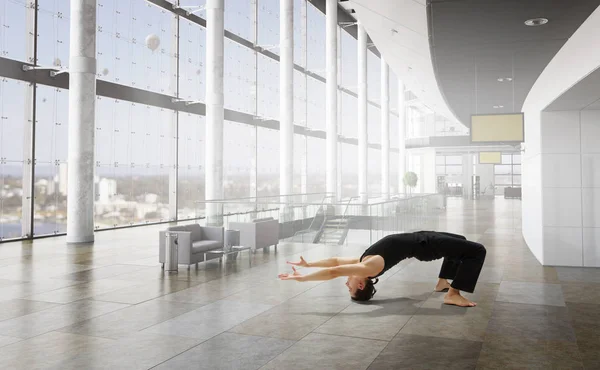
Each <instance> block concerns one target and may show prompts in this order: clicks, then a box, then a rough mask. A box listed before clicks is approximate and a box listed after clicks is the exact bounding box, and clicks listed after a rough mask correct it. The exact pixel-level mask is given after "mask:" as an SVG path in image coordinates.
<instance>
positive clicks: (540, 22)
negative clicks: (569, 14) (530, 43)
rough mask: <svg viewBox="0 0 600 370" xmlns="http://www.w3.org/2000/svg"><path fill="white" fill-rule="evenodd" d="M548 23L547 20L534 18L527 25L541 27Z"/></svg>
mask: <svg viewBox="0 0 600 370" xmlns="http://www.w3.org/2000/svg"><path fill="white" fill-rule="evenodd" d="M546 23H548V19H546V18H532V19H528V20H526V21H525V25H527V26H530V27H535V26H541V25H544V24H546Z"/></svg>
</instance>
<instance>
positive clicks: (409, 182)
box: [402, 171, 419, 194]
mask: <svg viewBox="0 0 600 370" xmlns="http://www.w3.org/2000/svg"><path fill="white" fill-rule="evenodd" d="M418 181H419V177H418V176H417V174H416V173H414V172H412V171H408V172H407V173H405V174H404V178H403V179H402V182H404V186H408V189H409V194H412V189H413V188H415V187H417V182H418Z"/></svg>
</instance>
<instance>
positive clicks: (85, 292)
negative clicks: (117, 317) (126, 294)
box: [25, 279, 135, 303]
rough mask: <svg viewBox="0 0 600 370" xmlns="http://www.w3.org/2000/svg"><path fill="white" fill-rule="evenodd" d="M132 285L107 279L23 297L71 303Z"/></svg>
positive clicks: (127, 282) (129, 282) (128, 282)
mask: <svg viewBox="0 0 600 370" xmlns="http://www.w3.org/2000/svg"><path fill="white" fill-rule="evenodd" d="M134 285H135V283H134V282H132V281H122V280H108V279H104V280H94V281H91V282H88V283H81V284H77V285H72V286H68V287H65V288H61V289H56V290H52V291H49V292H45V293H39V294H33V295H30V296H27V297H25V299H30V300H34V301H44V302H53V303H71V302H75V301H79V300H81V299H87V298H94V297H96V296H99V295H101V294H105V293H107V292H111V291H115V290H119V289H122V288H125V287H131V286H134Z"/></svg>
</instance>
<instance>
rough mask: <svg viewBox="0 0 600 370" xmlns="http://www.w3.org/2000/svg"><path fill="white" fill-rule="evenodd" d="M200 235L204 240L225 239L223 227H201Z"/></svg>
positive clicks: (221, 240)
mask: <svg viewBox="0 0 600 370" xmlns="http://www.w3.org/2000/svg"><path fill="white" fill-rule="evenodd" d="M202 236H203V239H204V240H214V241H219V242H221V243H223V242H224V241H225V229H224V228H222V227H215V226H204V227H202Z"/></svg>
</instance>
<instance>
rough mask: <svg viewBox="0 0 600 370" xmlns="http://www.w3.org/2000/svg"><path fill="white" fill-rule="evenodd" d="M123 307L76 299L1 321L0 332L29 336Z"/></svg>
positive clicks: (9, 334) (8, 334)
mask: <svg viewBox="0 0 600 370" xmlns="http://www.w3.org/2000/svg"><path fill="white" fill-rule="evenodd" d="M125 307H127V305H123V304H119V303H111V302H96V301H89V300H84V301H78V302H74V303H69V304H66V305H60V306H56V307H52V308H48V309H45V310H43V311H38V312H35V313H31V314H28V315H25V316H20V317H16V318H13V319H10V320H5V321H2V322H0V333H2V335H6V336H10V337H18V338H31V337H34V336H36V335H40V334H43V333H47V332H49V331H53V330H57V329H60V328H63V327H65V326H69V325H73V324H74V323H77V322H80V321H85V320H88V319H91V318H94V317H97V316H100V315H104V314H107V313H109V312H112V311H116V310H119V309H121V308H125Z"/></svg>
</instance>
